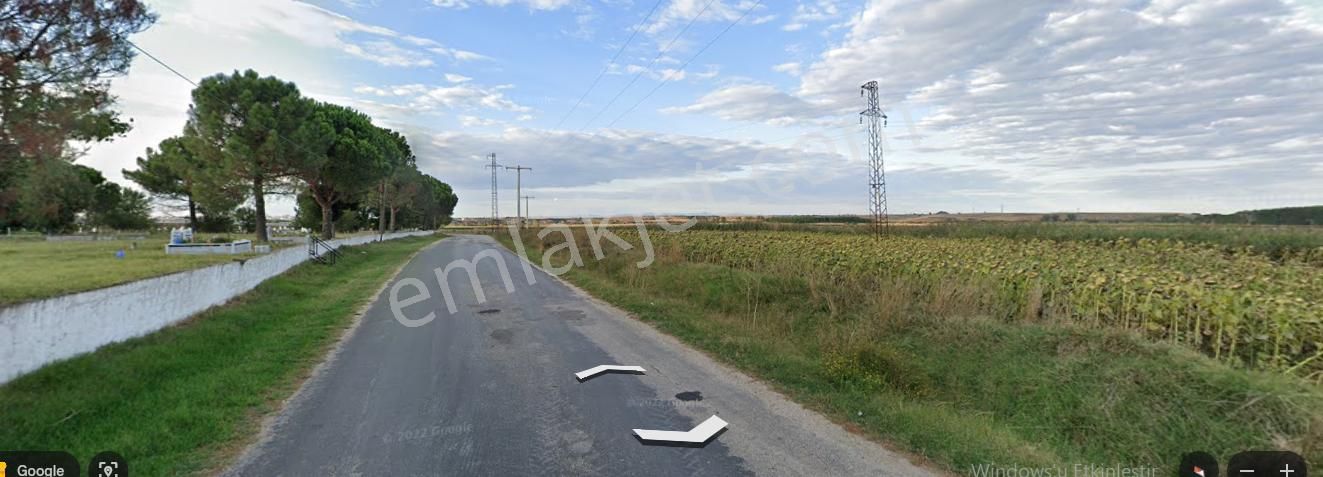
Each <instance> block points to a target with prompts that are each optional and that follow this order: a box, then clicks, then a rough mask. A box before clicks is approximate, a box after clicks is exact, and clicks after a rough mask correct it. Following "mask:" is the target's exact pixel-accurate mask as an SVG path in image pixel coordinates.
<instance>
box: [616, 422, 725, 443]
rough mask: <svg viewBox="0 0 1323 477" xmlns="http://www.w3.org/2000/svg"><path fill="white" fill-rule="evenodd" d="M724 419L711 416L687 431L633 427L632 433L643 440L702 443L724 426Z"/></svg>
mask: <svg viewBox="0 0 1323 477" xmlns="http://www.w3.org/2000/svg"><path fill="white" fill-rule="evenodd" d="M726 424H727V423H726V421H724V420H722V419H721V418H720V417H717V416H712V417H709V418H707V420H706V421H703V423H702V424H699V425H698V427H695V428H694V429H693V430H691V431H688V432H680V431H652V430H648V429H634V435H636V436H639V439H643V440H645V441H664V442H676V443H689V444H702V443H704V442H707V440H708V439H711V438H712V436H715V435H717V433H718V432H721V430H722V429H725V428H726Z"/></svg>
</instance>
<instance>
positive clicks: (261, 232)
mask: <svg viewBox="0 0 1323 477" xmlns="http://www.w3.org/2000/svg"><path fill="white" fill-rule="evenodd" d="M262 179H263V178H262V176H261V175H258V176H257V177H254V178H253V213H254V214H256V215H257V217H256V219H257V220H256V222H257V231H256V232H257V242H258V243H265V242H268V241H270V237H267V236H266V191H265V190H263V189H262V182H263V181H262Z"/></svg>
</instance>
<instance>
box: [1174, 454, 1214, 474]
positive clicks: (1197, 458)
mask: <svg viewBox="0 0 1323 477" xmlns="http://www.w3.org/2000/svg"><path fill="white" fill-rule="evenodd" d="M1180 475H1181V477H1218V466H1217V458H1215V457H1213V455H1212V454H1209V453H1207V452H1191V453H1188V454H1185V455H1183V456H1181V471H1180Z"/></svg>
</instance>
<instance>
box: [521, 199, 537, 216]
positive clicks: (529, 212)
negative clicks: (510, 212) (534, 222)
mask: <svg viewBox="0 0 1323 477" xmlns="http://www.w3.org/2000/svg"><path fill="white" fill-rule="evenodd" d="M523 198H524V216H525V217H528V218H532V217H533V212H532V211H533V209H532V208H530V207H529V206H528V199H536V198H537V197H533V196H531V195H525V196H523Z"/></svg>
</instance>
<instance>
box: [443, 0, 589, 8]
mask: <svg viewBox="0 0 1323 477" xmlns="http://www.w3.org/2000/svg"><path fill="white" fill-rule="evenodd" d="M573 3H574V2H572V1H571V0H432V5H436V6H438V7H441V8H458V9H464V8H469V7H470V6H472V5H475V4H484V5H488V6H494V7H505V6H509V5H523V6H526V7H528V9H530V10H558V9H560V8H562V7H566V6H570V5H572V4H573Z"/></svg>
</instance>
